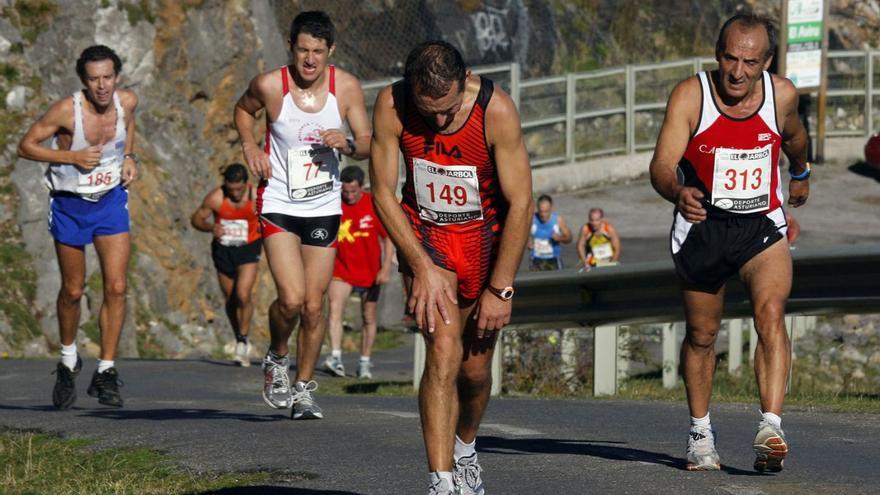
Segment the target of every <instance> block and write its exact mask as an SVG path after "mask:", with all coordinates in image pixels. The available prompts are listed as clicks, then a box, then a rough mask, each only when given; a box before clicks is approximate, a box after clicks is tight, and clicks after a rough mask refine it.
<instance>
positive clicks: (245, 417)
mask: <svg viewBox="0 0 880 495" xmlns="http://www.w3.org/2000/svg"><path fill="white" fill-rule="evenodd" d="M0 410H7V411H43V412H54V411H58V409H56V408H54V407H52V406H50V405H40V406H10V405H7V404H0ZM70 410H71V411H75V412H77V413H78V415H79V416H87V417H93V418H104V419H149V420H153V421H174V420H180V419H199V420H205V419H208V420H210V419H233V420H237V421H247V422H250V423H265V422H269V421H279V420H282V419H287V417H288V416H287V415H286V414H273V415H271V416H267V415H261V414H247V413H240V412H229V411H222V410H219V409H185V408H181V409H170V408H166V409H109V408H107V409H88V408H84V407H72V408H70ZM58 412H60V413H63V411H58Z"/></svg>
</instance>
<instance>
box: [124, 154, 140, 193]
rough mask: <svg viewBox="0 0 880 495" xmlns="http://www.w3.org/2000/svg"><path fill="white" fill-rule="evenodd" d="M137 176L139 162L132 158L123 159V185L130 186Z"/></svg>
mask: <svg viewBox="0 0 880 495" xmlns="http://www.w3.org/2000/svg"><path fill="white" fill-rule="evenodd" d="M135 177H137V163H135V161H134V160H132V159H131V158H126V159H124V160H122V186H123V187H128V185H129V184H131V181H133V180H134V179H135Z"/></svg>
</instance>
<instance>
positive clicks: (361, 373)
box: [357, 361, 373, 380]
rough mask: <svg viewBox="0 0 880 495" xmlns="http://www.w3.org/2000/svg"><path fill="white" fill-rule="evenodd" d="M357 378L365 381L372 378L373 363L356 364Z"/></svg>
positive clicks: (362, 362)
mask: <svg viewBox="0 0 880 495" xmlns="http://www.w3.org/2000/svg"><path fill="white" fill-rule="evenodd" d="M357 376H358V378H363V379H365V380H369V379H371V378H373V362H372V361H361V362H359V363H358V371H357Z"/></svg>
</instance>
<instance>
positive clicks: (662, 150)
mask: <svg viewBox="0 0 880 495" xmlns="http://www.w3.org/2000/svg"><path fill="white" fill-rule="evenodd" d="M701 95H702V93H701V91H700V83H699V79H698V78H697V77H696V76H694V77H691V78H689V79H687V80H685V81H682V82H680V83H679V84H678V85H677V86H676V87H675V89H673V90H672V95H670V97H669V103H667V105H666V117H665V118H664V119H663V127H661V128H660V136H659V137H658V138H657V147H656V148H655V149H654V157H653V158H652V159H651V166H650V173H651V185H652V186H654V189H655V190H656V191H657V192H658V193H659V194H660V195H661V196H663V197H664V198H665V199H666V200H667V201H669V202H671V203H673V204H675V205H676V207H678V209H679V211H680V212H681V214H682V215H683V216H684V218H685V219H686V220H687V221H689V222H692V223H695V222H700V221H702V220H704V219H705V218H706V210H705V209H704V208H703V205H702V203H701V202H700V200H701V199H703V193H702V192H700V191H699V189H697V188H694V187H685V186H683V185H682V184H679V182H678V176H677V173H676V168H677V167H678V162H679V161H680V160H681V157H682V156H684V152H685V150H686V149H687V144H688V141H689V140H690V135H691V132H692V130H693V129H694V128H695V127H696V125H698V122H695V121H696V118H697V117H696V116H697V115H699V105H700V103H701V101H702V100H701Z"/></svg>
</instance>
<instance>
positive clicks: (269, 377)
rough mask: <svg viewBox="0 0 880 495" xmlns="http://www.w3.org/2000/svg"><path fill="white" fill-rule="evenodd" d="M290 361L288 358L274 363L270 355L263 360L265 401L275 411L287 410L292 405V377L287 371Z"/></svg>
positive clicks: (285, 357)
mask: <svg viewBox="0 0 880 495" xmlns="http://www.w3.org/2000/svg"><path fill="white" fill-rule="evenodd" d="M289 368H290V359H288V357H287V356H284V357H283V358H281V360H280V361H274V360H273V359H272V358H271V357H269V354H266V357H264V358H263V400H264V401H266V404H269V407H272V408H274V409H287V408H288V407H290V404H291V397H290V377H289V376H288V375H287V370H288V369H289Z"/></svg>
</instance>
